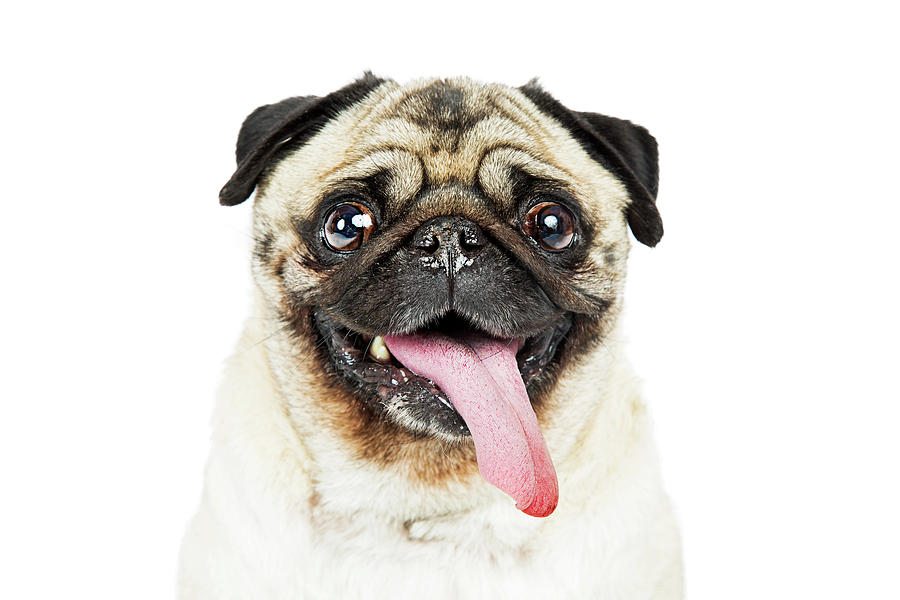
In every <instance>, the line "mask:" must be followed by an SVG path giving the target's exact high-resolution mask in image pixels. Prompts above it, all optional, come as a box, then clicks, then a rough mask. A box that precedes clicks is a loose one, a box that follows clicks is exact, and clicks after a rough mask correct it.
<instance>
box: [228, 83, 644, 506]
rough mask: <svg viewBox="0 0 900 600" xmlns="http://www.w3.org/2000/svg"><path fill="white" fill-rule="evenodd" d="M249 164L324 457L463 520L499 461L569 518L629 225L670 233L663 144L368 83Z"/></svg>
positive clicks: (262, 246)
mask: <svg viewBox="0 0 900 600" xmlns="http://www.w3.org/2000/svg"><path fill="white" fill-rule="evenodd" d="M237 163H238V167H237V170H236V171H235V173H234V175H233V176H232V178H231V179H230V181H229V182H228V183H227V184H226V185H225V187H224V188H223V189H222V191H221V194H220V201H221V203H222V204H225V205H235V204H239V203H241V202H243V201H244V200H245V199H247V198H248V197H249V196H250V195H251V194H252V193H253V192H254V190H255V208H254V236H255V239H256V247H255V252H254V259H253V268H254V276H255V279H256V282H257V284H258V288H259V290H260V291H261V298H262V304H263V309H264V314H265V315H266V318H267V319H268V320H269V322H268V326H269V328H270V329H271V330H272V332H273V334H272V335H271V336H270V337H269V338H267V340H266V344H267V347H268V350H269V352H268V354H269V356H270V363H271V364H270V367H271V368H272V371H273V375H274V378H275V380H276V381H277V382H278V385H279V387H280V388H281V390H280V391H281V393H282V396H283V397H284V398H285V399H286V400H285V401H286V403H287V405H286V409H287V411H288V413H289V414H290V416H291V419H292V422H293V423H294V425H295V427H296V429H297V430H298V431H299V432H300V433H301V436H302V437H303V438H304V440H305V443H307V444H308V445H312V446H313V447H312V448H310V452H311V453H312V454H314V455H323V456H324V455H328V456H337V455H340V456H341V457H343V458H344V459H346V460H345V461H344V462H342V463H341V464H348V465H349V464H353V465H356V466H357V467H359V466H360V465H362V467H363V468H368V469H370V470H372V471H373V472H379V473H384V472H389V473H391V477H393V478H394V481H395V482H399V483H398V485H408V487H410V488H414V489H416V490H418V492H417V493H416V494H412V495H413V496H414V497H415V500H414V501H411V502H413V504H415V503H419V504H422V503H424V504H429V503H431V506H435V507H437V506H440V507H442V509H443V510H446V509H447V506H446V505H445V504H442V503H441V502H442V501H440V500H435V499H434V498H435V497H436V496H442V497H445V498H447V497H450V498H453V497H455V498H456V500H452V501H451V504H450V506H451V507H460V506H466V504H467V501H465V500H459V494H460V493H462V492H460V489H463V490H465V489H466V488H470V487H471V486H472V485H473V484H472V483H471V482H472V477H471V474H472V472H473V471H474V469H475V467H476V465H477V467H478V468H479V470H480V471H481V474H482V475H483V476H484V478H485V479H487V480H488V481H489V482H491V483H493V484H494V485H495V486H497V487H498V488H500V489H501V490H503V491H505V492H507V493H508V494H509V495H511V496H512V497H513V498H514V499H515V500H516V501H517V504H518V506H519V508H520V509H522V510H523V511H524V512H526V513H528V514H532V515H535V516H545V515H547V514H550V512H552V511H553V509H554V507H555V506H556V502H557V493H558V492H557V481H556V473H555V469H554V465H553V461H552V459H551V453H550V452H549V451H548V445H549V446H550V447H551V448H555V447H557V446H558V447H562V446H563V445H564V441H563V440H564V439H565V438H566V437H567V436H566V432H565V431H563V429H565V426H564V424H565V423H567V422H571V421H573V420H576V421H577V419H578V416H579V412H582V411H585V410H586V405H585V403H589V402H593V400H592V399H591V398H570V397H567V393H566V392H565V390H566V388H565V386H564V385H563V384H564V383H565V380H566V379H567V378H578V377H583V376H584V375H583V372H584V371H583V369H582V370H581V371H579V367H583V366H584V365H589V364H591V361H593V360H595V358H596V357H595V355H596V353H597V352H599V351H600V348H601V347H602V345H603V341H604V340H605V338H606V336H608V335H609V334H610V332H611V331H612V330H613V328H614V326H615V323H616V321H617V317H618V314H619V311H620V306H621V299H622V287H623V278H624V273H625V259H626V257H627V253H628V248H629V239H628V228H629V226H630V229H631V231H632V232H633V234H634V236H635V237H636V238H637V239H638V240H639V241H641V242H642V243H644V244H647V245H649V246H653V245H655V244H656V243H657V242H658V241H659V239H660V237H661V236H662V222H661V220H660V216H659V213H658V211H657V209H656V205H655V197H656V189H657V154H656V143H655V141H654V139H653V138H652V137H651V136H650V135H649V133H647V131H646V130H644V129H643V128H641V127H639V126H637V125H634V124H632V123H630V122H628V121H623V120H620V119H615V118H612V117H606V116H603V115H599V114H594V113H584V112H575V111H571V110H568V109H567V108H565V107H564V106H562V105H561V104H559V103H558V102H557V101H556V100H555V99H553V98H552V97H551V96H550V95H549V94H547V93H546V92H544V91H543V90H542V89H541V88H540V87H538V86H537V84H534V83H531V84H528V85H526V86H523V87H521V88H510V87H507V86H502V85H484V84H480V83H476V82H473V81H471V80H468V79H451V80H426V81H417V82H414V83H411V84H408V85H400V84H398V83H396V82H394V81H390V80H382V79H378V78H376V77H374V76H372V75H370V74H367V75H366V76H365V77H363V78H362V79H360V80H359V81H356V82H354V83H353V84H351V85H349V86H347V87H345V88H343V89H341V90H338V91H337V92H334V93H332V94H330V95H328V96H324V97H312V96H307V97H297V98H289V99H287V100H283V101H282V102H279V103H277V104H272V105H267V106H263V107H261V108H259V109H257V110H256V111H254V112H253V113H252V114H251V115H250V116H249V117H247V119H246V121H245V122H244V124H243V127H242V128H241V132H240V135H239V138H238V143H237ZM561 424H562V425H561ZM568 437H570V438H571V437H573V436H572V432H569V435H568ZM545 438H546V441H545ZM548 442H549V444H548ZM323 477H326V476H325V475H323ZM438 489H441V490H442V492H441V493H439V492H438V491H436V490H438ZM454 502H455V503H454Z"/></svg>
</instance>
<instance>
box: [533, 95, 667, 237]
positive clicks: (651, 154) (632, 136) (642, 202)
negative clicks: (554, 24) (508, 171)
mask: <svg viewBox="0 0 900 600" xmlns="http://www.w3.org/2000/svg"><path fill="white" fill-rule="evenodd" d="M519 89H520V90H521V91H522V93H523V94H525V96H526V97H528V99H529V100H531V101H532V102H533V103H534V104H535V105H536V106H537V107H538V108H539V109H540V110H541V111H542V112H544V113H545V114H547V115H549V116H551V117H553V118H554V119H556V120H557V121H559V122H560V123H561V124H562V125H563V126H564V127H565V128H566V129H568V130H569V132H570V133H571V134H572V136H573V137H574V138H575V139H576V140H578V142H579V143H580V144H581V145H582V147H583V148H584V149H585V150H586V151H587V153H588V154H589V155H590V156H591V158H593V159H594V160H596V161H597V162H599V163H600V164H602V165H603V166H604V167H606V168H607V169H608V170H609V171H610V172H612V174H613V175H615V176H616V177H617V178H618V179H619V180H620V181H622V183H624V184H625V188H626V189H627V190H628V194H629V196H631V203H630V204H629V205H628V208H627V210H626V213H625V216H626V218H627V219H628V225H629V227H631V231H632V233H633V234H634V237H635V238H637V240H638V241H639V242H641V243H643V244H646V245H647V246H655V245H656V244H658V243H659V240H660V239H661V238H662V235H663V224H662V217H660V214H659V210H657V208H656V192H657V187H658V182H659V154H658V151H657V147H656V140H655V139H654V138H653V136H652V135H650V132H648V131H647V130H646V129H644V128H643V127H641V126H640V125H635V124H634V123H632V122H630V121H625V120H623V119H616V118H615V117H607V116H605V115H600V114H597V113H589V112H576V111H572V110H569V109H568V108H566V107H565V106H563V105H562V104H560V102H559V101H558V100H556V99H555V98H554V97H553V96H551V95H550V94H548V93H547V92H545V91H544V90H543V89H542V88H541V87H540V86H539V85H538V84H537V82H535V81H531V82H529V83H528V84H526V85H524V86H522V87H520V88H519Z"/></svg>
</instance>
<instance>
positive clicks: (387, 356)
mask: <svg viewBox="0 0 900 600" xmlns="http://www.w3.org/2000/svg"><path fill="white" fill-rule="evenodd" d="M369 355H371V357H372V358H374V359H375V360H377V361H378V362H383V363H386V362H388V361H390V360H391V351H390V350H388V347H387V346H386V345H385V343H384V338H383V337H381V336H380V335H376V336H375V337H374V338H372V343H371V344H369Z"/></svg>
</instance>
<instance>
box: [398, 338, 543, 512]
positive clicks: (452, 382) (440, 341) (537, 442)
mask: <svg viewBox="0 0 900 600" xmlns="http://www.w3.org/2000/svg"><path fill="white" fill-rule="evenodd" d="M384 341H385V343H386V344H387V347H388V349H389V350H390V351H391V353H392V354H393V355H394V356H395V357H396V358H397V359H398V360H399V361H400V362H401V363H403V364H404V365H405V366H406V367H407V368H409V369H411V370H412V371H414V372H415V373H416V374H418V375H420V376H422V377H427V378H428V379H430V380H432V381H433V382H434V383H436V384H437V385H438V387H440V388H441V390H443V392H444V393H445V394H447V397H448V398H450V402H452V403H453V406H454V407H455V408H456V410H457V411H458V412H459V414H460V415H461V416H462V418H463V420H464V421H465V422H466V425H468V426H469V431H470V432H471V433H472V439H473V440H474V441H475V454H476V455H477V458H478V470H479V471H481V475H482V477H484V478H485V479H486V480H487V481H489V482H490V483H492V484H493V485H495V486H497V487H498V488H500V489H501V490H503V491H504V492H506V493H507V494H509V495H510V496H512V497H513V499H514V500H515V501H516V508H518V509H519V510H521V511H523V512H524V513H525V514H528V515H531V516H533V517H546V516H547V515H549V514H550V513H552V512H553V509H555V508H556V503H557V501H558V500H559V485H558V484H557V481H556V470H555V469H554V468H553V463H552V462H551V461H550V453H549V452H547V444H546V443H545V442H544V438H543V436H541V432H540V430H539V429H538V423H537V417H536V416H535V414H534V410H533V409H532V408H531V402H530V401H529V400H528V393H527V392H526V391H525V383H524V382H523V381H522V377H521V375H520V374H519V368H518V366H517V365H516V351H517V350H518V347H519V343H518V341H517V340H498V339H495V338H490V337H487V336H481V335H476V334H474V333H469V334H466V335H465V336H462V337H461V338H458V339H455V338H451V337H449V336H447V335H443V334H439V333H432V332H429V333H425V334H417V335H388V336H385V337H384Z"/></svg>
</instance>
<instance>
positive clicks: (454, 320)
mask: <svg viewBox="0 0 900 600" xmlns="http://www.w3.org/2000/svg"><path fill="white" fill-rule="evenodd" d="M313 318H314V321H315V324H316V327H317V329H318V331H319V335H320V336H321V341H322V343H323V345H324V347H325V348H326V350H327V353H328V355H329V358H330V359H331V363H332V365H333V366H334V368H335V370H336V371H337V372H338V373H339V374H340V375H341V376H343V377H344V378H345V379H346V380H347V382H348V383H350V384H351V385H352V386H353V387H355V388H356V389H358V390H359V391H361V392H365V393H368V394H369V395H370V396H371V397H372V398H373V399H375V400H376V401H377V402H379V403H380V404H381V406H382V407H383V408H384V409H385V410H386V411H387V412H388V416H389V417H392V418H394V419H395V420H397V421H399V423H400V424H401V425H403V426H405V427H409V428H411V429H413V430H414V431H416V432H417V433H428V434H432V435H436V436H438V437H441V438H443V439H445V440H447V441H461V440H462V439H464V438H467V437H469V436H470V435H471V433H470V431H469V428H468V426H467V425H466V423H465V421H464V420H463V419H462V417H461V416H460V414H459V412H458V411H457V410H456V409H455V408H454V406H453V404H452V403H451V402H450V400H449V399H448V398H447V395H446V394H445V393H444V392H443V391H442V390H441V388H440V387H438V386H437V385H435V383H434V382H433V381H432V380H430V379H428V378H427V377H422V376H420V375H417V374H416V373H415V372H414V371H412V370H411V369H410V368H408V367H407V366H405V365H404V364H403V363H402V362H401V361H400V360H398V359H397V357H396V356H394V355H393V354H392V353H391V352H390V350H389V349H388V347H387V345H386V344H385V341H384V337H383V336H372V335H367V334H363V333H359V332H357V331H354V330H352V329H349V328H347V327H344V326H343V325H341V324H339V323H338V322H337V320H336V319H334V317H332V316H330V315H329V314H328V313H327V312H326V311H324V310H321V309H319V310H316V311H314V313H313ZM571 325H572V323H571V318H570V317H569V316H568V315H564V316H563V317H561V318H560V319H558V320H557V321H555V322H553V323H551V324H550V325H549V326H548V327H547V328H546V329H543V330H541V331H538V332H535V333H533V334H531V335H527V336H523V337H519V338H510V340H508V341H509V342H510V343H515V344H517V345H518V351H517V352H516V362H517V366H518V370H519V373H520V375H521V378H522V382H523V383H524V384H525V386H526V387H527V386H528V385H529V384H531V383H532V382H533V381H534V380H535V379H536V378H537V376H538V375H540V374H541V373H542V372H543V371H544V370H545V369H546V368H547V366H548V365H550V364H551V363H552V362H554V361H555V360H556V359H557V354H558V350H559V347H560V344H561V342H562V341H563V340H564V339H565V336H566V334H567V333H568V331H569V329H570V327H571ZM417 334H418V335H424V334H438V335H446V336H448V337H451V338H454V339H462V338H465V337H467V336H471V335H472V334H475V335H482V336H486V337H489V336H488V334H486V333H483V332H480V331H479V330H478V329H477V328H476V327H475V326H474V325H472V324H471V323H470V322H469V321H468V320H466V319H465V318H464V317H462V316H460V315H458V314H456V313H454V312H452V311H451V312H449V313H447V314H445V315H444V316H443V317H441V318H439V319H436V320H435V321H433V322H432V323H430V324H429V325H428V326H426V327H424V328H422V329H420V330H418V331H416V332H414V333H413V335H417Z"/></svg>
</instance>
